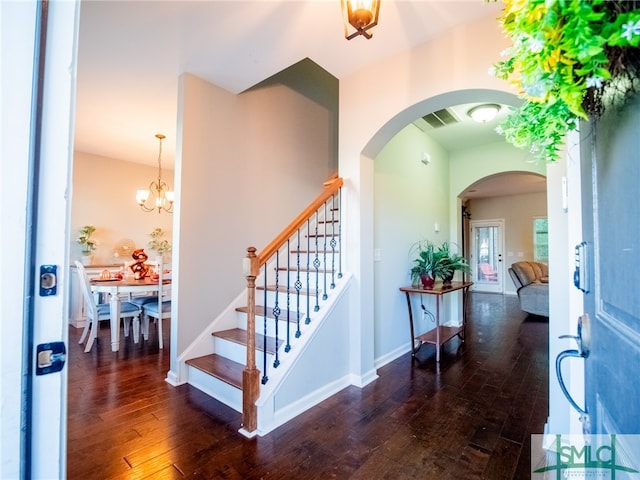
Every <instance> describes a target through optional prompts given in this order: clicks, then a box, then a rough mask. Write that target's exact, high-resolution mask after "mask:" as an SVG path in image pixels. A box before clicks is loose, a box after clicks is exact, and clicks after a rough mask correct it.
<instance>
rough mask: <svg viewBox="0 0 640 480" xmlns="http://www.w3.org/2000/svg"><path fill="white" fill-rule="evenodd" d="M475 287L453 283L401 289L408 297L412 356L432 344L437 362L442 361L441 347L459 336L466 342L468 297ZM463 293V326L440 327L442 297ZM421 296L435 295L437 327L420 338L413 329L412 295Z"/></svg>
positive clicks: (469, 283) (462, 283)
mask: <svg viewBox="0 0 640 480" xmlns="http://www.w3.org/2000/svg"><path fill="white" fill-rule="evenodd" d="M471 285H473V282H452V283H451V286H450V287H443V286H442V285H441V284H436V285H434V287H433V288H431V289H427V288H423V287H421V286H417V287H413V286H412V287H401V288H400V291H401V292H404V293H405V295H406V296H407V307H408V308H409V326H410V327H411V356H412V357H415V356H416V352H417V351H418V350H419V349H420V347H421V346H422V344H423V343H432V344H434V345H435V346H436V362H439V361H440V347H441V346H442V345H443V344H444V343H446V342H448V341H449V340H451V339H452V338H453V337H455V336H456V335H458V336H459V337H460V339H461V340H462V341H463V342H464V333H465V332H464V329H465V325H466V323H467V318H466V317H467V297H468V295H469V287H470V286H471ZM457 291H462V325H460V326H458V327H446V326H441V325H440V303H441V302H442V297H444V296H445V295H446V294H448V293H451V292H457ZM416 293H417V294H421V295H435V297H436V314H435V320H436V326H435V328H433V329H432V330H429V331H427V332H425V333H422V334H420V335H418V336H416V335H415V332H414V328H413V311H412V308H411V294H416ZM416 340H417V341H418V346H417V347H416V346H415V341H416Z"/></svg>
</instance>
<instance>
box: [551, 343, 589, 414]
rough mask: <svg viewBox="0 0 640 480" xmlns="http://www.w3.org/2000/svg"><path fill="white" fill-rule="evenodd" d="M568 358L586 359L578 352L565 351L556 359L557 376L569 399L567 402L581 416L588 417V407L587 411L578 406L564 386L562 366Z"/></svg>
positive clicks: (563, 391)
mask: <svg viewBox="0 0 640 480" xmlns="http://www.w3.org/2000/svg"><path fill="white" fill-rule="evenodd" d="M568 357H576V358H584V356H583V355H582V354H581V353H580V352H579V351H578V350H564V351H562V352H560V353H559V354H558V356H557V357H556V376H557V377H558V383H559V384H560V388H561V389H562V393H564V396H565V397H566V398H567V400H569V403H570V404H571V406H572V407H573V408H575V409H576V410H577V411H578V413H580V414H581V415H586V414H587V410H586V407H585V409H582V408H580V407H579V406H578V404H577V403H576V402H575V400H574V399H573V397H572V396H571V394H570V393H569V391H568V390H567V387H566V385H565V384H564V380H563V379H562V369H561V364H562V361H563V360H564V359H565V358H568Z"/></svg>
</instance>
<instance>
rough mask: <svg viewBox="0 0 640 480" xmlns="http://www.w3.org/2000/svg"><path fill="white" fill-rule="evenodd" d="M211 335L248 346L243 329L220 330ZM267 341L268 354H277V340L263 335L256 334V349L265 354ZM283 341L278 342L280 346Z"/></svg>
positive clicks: (245, 332)
mask: <svg viewBox="0 0 640 480" xmlns="http://www.w3.org/2000/svg"><path fill="white" fill-rule="evenodd" d="M211 335H213V336H214V337H218V338H222V339H225V340H228V341H230V342H233V343H237V344H239V345H244V346H246V345H247V341H246V339H247V331H246V330H243V329H241V328H231V329H229V330H219V331H217V332H212V333H211ZM265 338H266V340H267V353H271V354H275V353H276V338H275V337H270V336H267V337H265V336H264V335H262V334H261V333H256V348H257V349H258V350H260V351H261V352H264V340H265ZM282 344H283V340H278V345H279V346H280V345H282Z"/></svg>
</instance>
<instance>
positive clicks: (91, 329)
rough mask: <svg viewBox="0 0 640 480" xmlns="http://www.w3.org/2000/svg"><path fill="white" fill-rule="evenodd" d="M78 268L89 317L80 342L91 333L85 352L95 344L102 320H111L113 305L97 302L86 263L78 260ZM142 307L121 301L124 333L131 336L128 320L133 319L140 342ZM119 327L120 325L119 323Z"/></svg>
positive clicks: (134, 334)
mask: <svg viewBox="0 0 640 480" xmlns="http://www.w3.org/2000/svg"><path fill="white" fill-rule="evenodd" d="M75 265H76V269H77V270H78V276H79V277H80V288H81V290H82V295H83V297H84V301H85V305H86V313H87V319H86V321H85V324H84V330H83V332H82V335H81V336H80V340H79V341H78V343H82V342H84V340H85V338H87V333H89V338H88V339H87V344H86V345H85V347H84V351H85V352H89V351H90V350H91V347H92V346H93V342H94V341H95V339H96V338H97V337H98V326H99V323H100V322H101V321H102V320H110V318H111V307H110V305H109V304H108V303H96V300H95V298H94V296H93V294H92V292H91V284H90V282H89V277H88V276H87V272H86V271H85V269H84V265H82V263H80V262H79V261H77V260H76V262H75ZM141 314H142V309H141V308H140V307H139V306H138V305H134V304H133V303H131V302H120V318H121V319H122V320H123V322H124V334H125V337H127V336H129V324H128V323H127V321H128V320H130V319H133V340H134V342H136V343H138V339H139V337H140V315H141ZM118 328H120V326H119V325H118Z"/></svg>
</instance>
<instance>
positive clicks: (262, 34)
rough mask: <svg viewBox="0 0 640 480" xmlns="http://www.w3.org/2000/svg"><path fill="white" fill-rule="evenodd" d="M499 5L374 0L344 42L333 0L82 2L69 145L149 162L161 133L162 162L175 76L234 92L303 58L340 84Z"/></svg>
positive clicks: (171, 139)
mask: <svg viewBox="0 0 640 480" xmlns="http://www.w3.org/2000/svg"><path fill="white" fill-rule="evenodd" d="M501 8H502V5H501V4H499V3H497V2H490V3H486V2H484V1H483V0H465V1H461V0H438V1H435V0H434V1H430V0H422V1H390V0H382V2H381V8H380V19H379V24H378V26H377V27H375V28H374V29H373V32H374V33H373V38H372V39H371V40H366V39H365V38H364V37H358V38H355V39H353V40H350V41H348V40H346V39H345V38H344V27H343V23H342V12H341V8H340V1H339V0H306V1H287V0H285V1H266V0H259V1H215V0H213V1H211V0H210V1H195V2H187V1H124V2H120V1H112V0H109V1H93V0H91V1H83V2H82V4H81V13H80V36H79V48H78V56H79V58H78V97H77V114H76V135H75V148H76V150H79V151H83V152H88V153H93V154H97V155H103V156H107V157H113V158H120V159H123V160H128V161H134V162H140V163H149V164H154V163H155V162H156V161H157V156H158V153H157V152H158V143H157V139H156V138H155V134H156V133H164V134H165V135H166V136H167V138H166V140H165V141H164V143H163V164H166V165H167V166H169V165H170V164H172V162H173V156H174V151H175V137H176V133H175V132H176V104H177V91H178V76H179V75H180V74H181V73H183V72H191V73H193V74H195V75H198V76H199V77H202V78H204V79H206V80H208V81H210V82H212V83H214V84H216V85H218V86H220V87H223V88H225V89H227V90H229V91H231V92H234V93H238V92H241V91H244V90H246V89H247V88H249V87H252V86H253V85H255V84H257V83H259V82H260V81H262V80H264V79H266V78H268V77H270V76H272V75H274V74H276V73H278V72H280V71H281V70H283V69H285V68H287V67H289V66H291V65H293V64H294V63H296V62H298V61H300V60H302V59H304V58H307V57H308V58H310V59H311V60H313V61H314V62H315V63H317V64H318V65H320V66H321V67H323V68H324V69H325V70H327V71H328V72H329V73H331V74H332V75H334V76H335V77H337V78H338V79H340V78H343V77H345V76H347V75H349V74H351V73H353V72H355V71H357V70H359V69H361V68H363V67H365V66H367V65H369V64H371V63H374V62H377V61H379V60H380V59H382V58H385V57H388V56H391V55H394V54H396V53H398V52H401V51H403V50H406V49H407V48H410V47H412V46H414V45H419V44H421V43H424V42H425V41H427V40H428V39H429V38H432V37H434V36H436V35H438V34H439V33H440V32H442V31H444V30H446V29H449V28H451V27H452V26H454V25H456V24H461V23H466V22H469V21H472V20H474V19H476V18H479V17H482V16H492V17H494V18H495V17H497V16H498V15H499V12H500V9H501ZM471 47H472V46H471V45H470V48H471ZM425 113H428V112H425Z"/></svg>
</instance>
